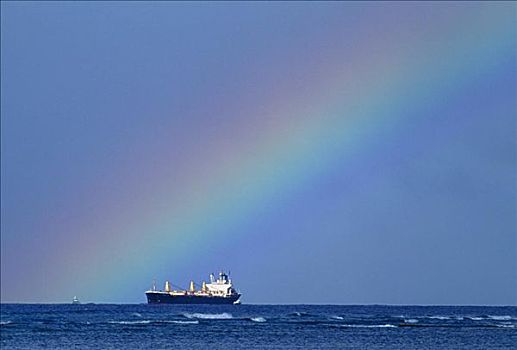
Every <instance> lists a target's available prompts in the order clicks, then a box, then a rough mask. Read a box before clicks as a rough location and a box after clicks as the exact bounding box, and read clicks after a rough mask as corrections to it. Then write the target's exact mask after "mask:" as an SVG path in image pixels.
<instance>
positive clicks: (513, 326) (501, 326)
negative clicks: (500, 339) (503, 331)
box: [496, 324, 515, 328]
mask: <svg viewBox="0 0 517 350" xmlns="http://www.w3.org/2000/svg"><path fill="white" fill-rule="evenodd" d="M496 326H497V327H500V328H515V325H514V324H496Z"/></svg>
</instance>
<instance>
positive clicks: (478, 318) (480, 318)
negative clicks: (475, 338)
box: [467, 316, 483, 321]
mask: <svg viewBox="0 0 517 350" xmlns="http://www.w3.org/2000/svg"><path fill="white" fill-rule="evenodd" d="M467 318H468V319H471V320H472V321H482V320H483V317H474V316H468V317H467Z"/></svg>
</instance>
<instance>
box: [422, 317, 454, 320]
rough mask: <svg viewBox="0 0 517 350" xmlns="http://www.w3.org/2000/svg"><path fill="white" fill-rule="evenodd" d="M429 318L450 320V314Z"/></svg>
mask: <svg viewBox="0 0 517 350" xmlns="http://www.w3.org/2000/svg"><path fill="white" fill-rule="evenodd" d="M428 318H432V319H433V320H450V319H451V318H450V317H449V316H428Z"/></svg>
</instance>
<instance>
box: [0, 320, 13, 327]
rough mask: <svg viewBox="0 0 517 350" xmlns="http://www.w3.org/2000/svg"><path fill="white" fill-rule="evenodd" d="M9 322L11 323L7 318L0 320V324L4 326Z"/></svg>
mask: <svg viewBox="0 0 517 350" xmlns="http://www.w3.org/2000/svg"><path fill="white" fill-rule="evenodd" d="M11 323H13V322H12V321H9V320H7V321H0V326H5V325H8V324H11Z"/></svg>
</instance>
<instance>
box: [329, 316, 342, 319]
mask: <svg viewBox="0 0 517 350" xmlns="http://www.w3.org/2000/svg"><path fill="white" fill-rule="evenodd" d="M330 318H332V319H334V320H344V318H343V317H341V316H330Z"/></svg>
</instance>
